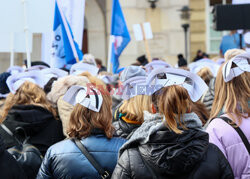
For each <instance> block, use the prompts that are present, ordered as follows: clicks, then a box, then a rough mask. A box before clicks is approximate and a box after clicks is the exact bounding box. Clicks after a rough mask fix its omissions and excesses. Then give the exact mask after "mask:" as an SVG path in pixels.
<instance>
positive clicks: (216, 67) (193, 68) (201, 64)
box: [188, 59, 220, 77]
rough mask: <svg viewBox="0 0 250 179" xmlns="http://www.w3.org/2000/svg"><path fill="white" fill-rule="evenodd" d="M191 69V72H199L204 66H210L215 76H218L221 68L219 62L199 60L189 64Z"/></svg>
mask: <svg viewBox="0 0 250 179" xmlns="http://www.w3.org/2000/svg"><path fill="white" fill-rule="evenodd" d="M188 67H189V69H190V72H192V73H196V74H197V73H198V72H199V71H200V70H201V69H202V68H205V67H207V68H209V70H210V71H211V72H212V73H213V76H214V77H216V76H217V73H218V70H219V68H220V65H218V64H217V63H215V62H213V61H212V60H209V61H208V60H206V59H205V60H199V61H197V62H193V63H191V64H189V66H188Z"/></svg>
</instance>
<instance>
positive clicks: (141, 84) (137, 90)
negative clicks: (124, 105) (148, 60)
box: [121, 76, 147, 100]
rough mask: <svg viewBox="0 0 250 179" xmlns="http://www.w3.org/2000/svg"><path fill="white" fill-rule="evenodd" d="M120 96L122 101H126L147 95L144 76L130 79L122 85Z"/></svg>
mask: <svg viewBox="0 0 250 179" xmlns="http://www.w3.org/2000/svg"><path fill="white" fill-rule="evenodd" d="M122 85H123V86H122V96H121V98H122V99H124V100H128V99H130V98H132V97H135V96H137V95H147V88H146V76H136V77H132V78H130V79H128V80H126V81H124V82H123V83H122Z"/></svg>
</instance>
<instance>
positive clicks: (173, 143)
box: [119, 112, 209, 175]
mask: <svg viewBox="0 0 250 179" xmlns="http://www.w3.org/2000/svg"><path fill="white" fill-rule="evenodd" d="M162 118H163V121H162ZM164 120H165V119H164V117H162V116H161V115H160V114H151V113H149V112H144V123H143V124H142V125H141V126H140V127H139V128H138V129H137V130H136V131H135V132H134V134H133V135H132V136H131V138H130V139H129V140H128V141H127V142H126V143H125V144H124V145H123V146H122V147H121V149H120V153H119V154H120V155H121V154H122V153H123V151H124V150H126V149H128V148H131V147H136V146H137V147H139V152H140V153H141V156H142V157H143V158H144V159H145V160H146V161H148V163H149V164H150V166H152V168H154V169H155V170H156V171H157V172H160V173H166V174H168V175H176V174H178V173H180V172H182V173H188V172H189V171H190V170H191V169H193V168H194V166H195V164H197V162H198V161H200V160H201V159H202V157H203V156H204V154H205V152H206V150H207V147H208V144H209V141H208V134H207V133H205V132H203V131H202V123H201V121H200V119H199V117H198V116H197V115H196V114H195V113H187V114H184V116H183V118H182V120H183V121H184V122H185V125H186V127H187V128H188V130H183V133H182V134H176V133H174V132H172V131H170V130H169V129H168V128H167V127H166V126H165V124H164V123H163V122H164Z"/></svg>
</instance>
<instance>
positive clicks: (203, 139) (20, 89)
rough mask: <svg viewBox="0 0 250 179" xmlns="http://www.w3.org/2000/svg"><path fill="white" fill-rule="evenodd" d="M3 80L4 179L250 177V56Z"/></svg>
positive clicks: (16, 70)
mask: <svg viewBox="0 0 250 179" xmlns="http://www.w3.org/2000/svg"><path fill="white" fill-rule="evenodd" d="M178 57H179V61H180V62H179V63H178V66H179V67H178V68H177V67H172V66H171V65H170V64H168V63H167V62H165V61H163V60H161V59H158V58H155V59H153V61H152V62H148V60H147V58H146V57H145V56H141V57H140V58H138V59H137V62H136V63H135V64H133V65H131V66H128V67H125V68H122V69H120V70H119V73H118V74H111V73H108V72H106V68H105V67H104V66H103V65H102V63H101V60H99V59H97V60H95V59H94V57H93V56H92V55H85V56H84V58H83V60H82V61H81V62H79V63H76V64H74V65H72V67H71V69H69V70H67V69H56V68H50V67H49V66H48V65H47V64H44V63H41V62H40V63H34V62H33V63H32V64H31V65H32V66H31V67H30V68H23V67H19V66H15V67H10V68H9V69H8V70H7V71H6V72H4V73H2V74H0V98H1V99H0V102H1V103H0V107H1V108H0V121H1V126H0V175H1V178H6V179H7V178H38V179H40V178H41V179H48V178H103V179H104V178H114V179H122V178H124V179H125V178H144V179H147V178H174V179H177V178H190V179H191V178H192V179H201V178H202V179H211V178H213V179H216V178H218V179H233V178H236V179H248V178H250V144H249V141H250V130H249V128H250V108H249V105H250V80H249V79H250V73H249V72H250V64H249V63H250V53H247V52H245V51H244V50H239V49H232V50H228V51H227V52H226V53H225V54H224V60H223V61H220V62H218V63H217V62H214V61H212V60H210V59H209V58H208V56H207V55H206V54H204V53H202V52H200V51H199V52H197V57H196V58H195V60H194V62H193V63H191V64H189V65H187V63H186V62H185V59H184V57H183V56H182V55H179V56H178Z"/></svg>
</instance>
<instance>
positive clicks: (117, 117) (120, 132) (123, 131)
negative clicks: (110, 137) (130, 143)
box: [113, 106, 140, 139]
mask: <svg viewBox="0 0 250 179" xmlns="http://www.w3.org/2000/svg"><path fill="white" fill-rule="evenodd" d="M119 107H120V106H119ZM119 107H118V108H117V109H116V111H115V113H114V116H113V121H115V122H113V126H114V128H115V136H117V137H122V138H125V139H129V138H130V137H131V135H132V134H133V132H134V131H135V130H136V129H137V128H138V127H140V125H139V124H129V123H127V122H125V121H124V120H123V119H122V117H121V113H120V112H119Z"/></svg>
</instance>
